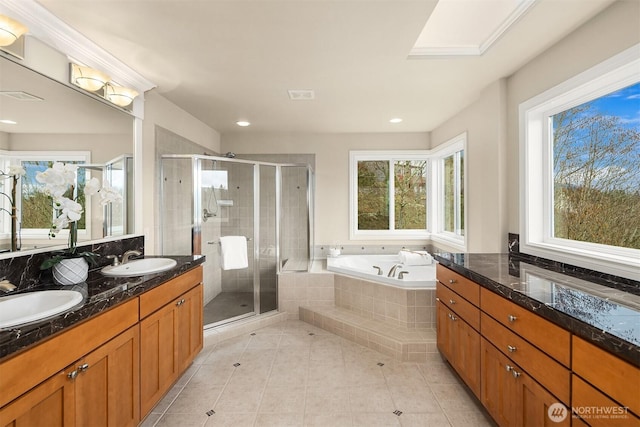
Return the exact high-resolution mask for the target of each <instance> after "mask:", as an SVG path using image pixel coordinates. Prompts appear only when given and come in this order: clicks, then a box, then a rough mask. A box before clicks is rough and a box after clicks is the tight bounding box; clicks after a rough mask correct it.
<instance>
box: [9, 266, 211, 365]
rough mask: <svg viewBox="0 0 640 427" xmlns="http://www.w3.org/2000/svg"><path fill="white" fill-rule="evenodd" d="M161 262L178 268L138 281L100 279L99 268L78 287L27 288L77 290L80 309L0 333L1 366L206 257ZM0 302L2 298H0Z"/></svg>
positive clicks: (32, 289) (146, 276)
mask: <svg viewBox="0 0 640 427" xmlns="http://www.w3.org/2000/svg"><path fill="white" fill-rule="evenodd" d="M146 258H151V257H146ZM163 258H172V259H175V260H176V261H177V262H178V264H177V265H176V266H175V267H174V268H172V269H171V270H168V271H164V272H161V273H155V274H148V275H145V276H138V277H107V276H104V275H102V274H101V273H100V271H99V270H100V269H99V268H98V269H95V270H92V271H90V272H89V277H88V279H87V281H86V282H85V283H81V284H79V285H74V286H60V285H56V284H53V283H42V284H41V285H40V286H39V287H37V288H30V289H29V290H28V291H29V292H32V291H38V290H50V289H70V290H76V291H79V292H81V293H82V294H83V297H84V298H83V300H82V302H81V303H80V304H79V305H77V306H76V307H73V308H72V309H71V310H69V311H66V312H64V313H62V314H59V315H56V316H53V317H49V318H47V319H42V320H38V321H36V322H31V323H28V324H24V325H19V326H13V327H11V328H7V329H0V362H1V361H2V359H3V358H5V357H8V356H10V355H12V354H14V353H16V352H18V351H21V350H24V349H27V348H28V347H31V346H33V345H34V344H37V343H38V342H40V341H43V340H45V339H47V338H49V337H51V336H52V335H54V334H57V333H59V332H61V331H63V330H65V329H68V328H70V327H72V326H75V325H77V324H78V323H80V322H82V321H84V320H87V319H89V318H91V317H93V316H96V315H98V314H100V313H101V312H103V311H105V310H108V309H110V308H112V307H114V306H116V305H118V304H120V303H123V302H125V301H127V300H129V299H131V298H134V297H136V296H138V295H140V294H142V293H144V292H146V291H148V290H150V289H153V288H155V287H157V286H158V285H161V284H162V283H164V282H166V281H168V280H171V279H173V278H174V277H176V276H179V275H180V274H182V273H184V272H186V271H188V270H191V269H192V268H194V267H196V266H198V265H200V264H202V263H203V262H204V261H205V257H204V256H200V255H195V256H165V257H163ZM9 295H15V294H13V293H12V294H9ZM1 299H2V297H0V300H1Z"/></svg>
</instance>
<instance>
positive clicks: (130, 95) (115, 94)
mask: <svg viewBox="0 0 640 427" xmlns="http://www.w3.org/2000/svg"><path fill="white" fill-rule="evenodd" d="M136 96H138V92H136V91H135V90H133V89H129V88H128V87H124V86H116V85H114V84H112V83H107V84H106V86H105V87H104V97H105V98H106V99H107V101H110V102H113V103H114V104H116V105H119V106H120V107H126V106H127V105H129V104H131V103H132V102H133V99H134V98H135V97H136Z"/></svg>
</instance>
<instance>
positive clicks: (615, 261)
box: [519, 44, 640, 280]
mask: <svg viewBox="0 0 640 427" xmlns="http://www.w3.org/2000/svg"><path fill="white" fill-rule="evenodd" d="M639 68H640V44H639V45H636V46H634V47H632V48H630V49H627V50H625V51H623V52H621V53H620V54H618V55H616V56H614V57H612V58H610V59H608V60H606V61H604V62H602V63H600V64H598V65H596V66H594V67H592V68H590V69H588V70H586V71H584V72H582V73H580V74H578V75H576V76H575V77H572V78H570V79H568V80H566V81H564V82H563V83H561V84H559V85H557V86H555V87H552V88H551V89H549V90H546V91H545V92H543V93H541V94H539V95H537V96H534V97H533V98H531V99H529V100H527V101H525V102H523V103H521V104H520V106H519V129H520V138H519V139H520V190H521V191H520V250H521V252H523V253H527V254H530V255H534V256H540V257H544V258H548V259H552V260H556V261H560V262H566V263H570V264H572V265H576V266H580V267H585V268H589V269H593V270H597V271H602V272H605V273H610V274H615V275H618V276H622V277H627V278H632V279H634V280H639V279H640V250H638V249H632V248H623V247H618V246H610V245H604V244H599V243H590V242H580V241H574V240H568V239H562V238H557V237H554V235H553V208H554V206H553V184H554V183H553V146H552V144H553V135H552V123H551V117H553V115H554V114H557V113H560V112H562V111H565V110H567V109H569V108H572V107H575V106H577V105H581V104H584V103H586V102H589V101H591V100H593V99H597V98H600V97H602V96H605V95H607V94H608V93H611V92H614V91H616V90H618V89H621V88H624V87H627V86H629V85H632V84H634V83H638V82H639V81H640V77H639V76H638V71H637V70H638V69H639ZM540 171H542V179H541V178H540Z"/></svg>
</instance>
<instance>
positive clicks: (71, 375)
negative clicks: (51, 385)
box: [67, 370, 78, 380]
mask: <svg viewBox="0 0 640 427" xmlns="http://www.w3.org/2000/svg"><path fill="white" fill-rule="evenodd" d="M77 376H78V371H77V370H73V371H71V372H69V373H68V374H67V378H69V379H70V380H75V379H76V377H77Z"/></svg>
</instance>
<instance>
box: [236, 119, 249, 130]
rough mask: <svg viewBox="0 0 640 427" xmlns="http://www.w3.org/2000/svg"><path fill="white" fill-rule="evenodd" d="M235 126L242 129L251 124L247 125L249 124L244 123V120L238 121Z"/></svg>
mask: <svg viewBox="0 0 640 427" xmlns="http://www.w3.org/2000/svg"><path fill="white" fill-rule="evenodd" d="M236 124H237V125H238V126H241V127H243V128H244V127H247V126H249V125H250V124H251V123H249V122H248V121H246V120H238V121H237V122H236Z"/></svg>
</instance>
